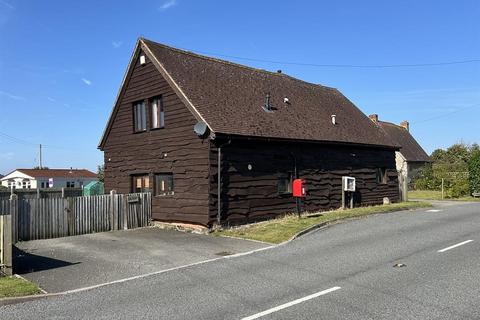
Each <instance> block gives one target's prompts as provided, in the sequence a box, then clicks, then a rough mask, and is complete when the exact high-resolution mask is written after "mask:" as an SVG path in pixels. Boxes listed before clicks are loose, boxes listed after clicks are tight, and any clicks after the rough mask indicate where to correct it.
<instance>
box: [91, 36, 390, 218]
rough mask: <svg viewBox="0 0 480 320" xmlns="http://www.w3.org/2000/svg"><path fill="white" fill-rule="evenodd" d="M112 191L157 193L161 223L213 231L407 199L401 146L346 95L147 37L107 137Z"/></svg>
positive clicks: (125, 81) (136, 54)
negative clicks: (401, 183)
mask: <svg viewBox="0 0 480 320" xmlns="http://www.w3.org/2000/svg"><path fill="white" fill-rule="evenodd" d="M99 148H100V149H101V150H102V151H104V158H105V189H106V191H108V190H112V189H115V190H116V191H117V192H119V193H128V192H139V191H146V190H148V191H151V192H152V193H153V195H154V196H153V197H152V206H153V207H152V215H153V218H154V219H158V220H162V221H171V222H178V221H180V222H190V223H197V224H201V225H205V226H211V225H213V224H216V223H221V224H226V223H244V222H248V221H254V220H258V219H263V218H267V217H272V216H276V215H280V214H285V213H288V212H292V211H294V210H295V199H294V198H293V197H292V187H291V185H292V179H294V178H297V177H299V178H303V179H305V181H306V186H307V188H308V193H307V197H306V198H305V199H304V201H303V206H304V209H305V210H308V211H314V210H324V209H331V208H338V207H340V205H341V200H342V177H343V176H352V177H355V178H356V191H355V193H354V194H353V198H354V204H355V205H356V206H361V205H371V204H379V203H382V202H383V199H384V197H388V198H389V199H390V201H392V202H395V201H398V197H399V190H398V181H397V171H396V167H395V151H396V150H398V146H396V145H395V144H393V143H392V142H391V139H389V138H388V137H387V136H386V134H385V132H384V131H383V130H381V129H380V128H378V126H376V125H375V124H374V123H373V122H372V121H370V119H369V118H368V117H367V116H366V115H365V114H363V113H362V112H361V111H360V110H359V109H358V108H357V107H356V106H355V105H354V104H353V103H352V102H350V101H349V100H348V99H347V98H346V97H345V96H343V95H342V94H341V93H340V92H339V91H338V90H337V89H334V88H329V87H325V86H321V85H318V84H312V83H308V82H305V81H302V80H299V79H295V78H293V77H290V76H288V75H286V74H284V73H279V72H269V71H265V70H259V69H254V68H251V67H247V66H243V65H239V64H235V63H231V62H228V61H223V60H219V59H215V58H210V57H206V56H201V55H198V54H194V53H191V52H187V51H183V50H178V49H175V48H171V47H168V46H165V45H162V44H159V43H155V42H152V41H149V40H146V39H143V38H140V39H139V40H138V42H137V44H136V47H135V49H134V52H133V54H132V57H131V60H130V63H129V66H128V68H127V71H126V74H125V76H124V79H123V82H122V85H121V88H120V90H119V93H118V96H117V99H116V102H115V104H114V107H113V110H112V113H111V115H110V118H109V120H108V123H107V126H106V128H105V131H104V133H103V136H102V138H101V141H100V144H99Z"/></svg>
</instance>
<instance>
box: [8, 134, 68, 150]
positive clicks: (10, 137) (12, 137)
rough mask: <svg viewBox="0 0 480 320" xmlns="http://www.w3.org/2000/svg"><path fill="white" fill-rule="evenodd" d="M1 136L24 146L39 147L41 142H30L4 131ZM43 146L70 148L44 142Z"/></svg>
mask: <svg viewBox="0 0 480 320" xmlns="http://www.w3.org/2000/svg"><path fill="white" fill-rule="evenodd" d="M0 137H4V138H7V139H8V140H10V141H11V142H15V143H18V144H21V145H24V146H32V147H35V148H38V146H39V143H33V142H30V141H27V140H23V139H20V138H17V137H14V136H11V135H9V134H6V133H4V132H0ZM42 147H47V148H49V149H68V148H64V147H58V146H53V145H49V144H42Z"/></svg>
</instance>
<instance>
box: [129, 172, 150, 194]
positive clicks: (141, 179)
mask: <svg viewBox="0 0 480 320" xmlns="http://www.w3.org/2000/svg"><path fill="white" fill-rule="evenodd" d="M132 192H135V193H136V192H150V177H149V176H148V175H135V176H132Z"/></svg>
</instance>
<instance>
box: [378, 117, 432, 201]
mask: <svg viewBox="0 0 480 320" xmlns="http://www.w3.org/2000/svg"><path fill="white" fill-rule="evenodd" d="M369 117H370V119H371V120H372V121H373V122H375V123H376V124H377V125H378V126H379V127H380V128H381V129H382V130H384V131H385V132H386V133H387V135H388V137H389V138H390V139H391V141H392V143H393V144H396V145H398V146H400V150H399V151H397V152H395V163H396V167H397V171H398V173H399V175H400V177H399V182H400V183H401V186H400V192H401V197H402V199H403V200H407V194H406V192H405V191H406V190H407V187H408V184H409V183H411V182H412V179H413V178H414V177H415V176H416V175H417V174H418V171H419V170H420V169H421V168H422V167H423V166H424V165H425V164H427V163H431V162H432V160H431V159H430V157H429V156H428V154H427V153H426V152H425V150H423V148H422V147H421V146H420V144H419V143H418V142H417V140H415V138H414V137H413V136H412V135H411V134H410V124H409V123H408V121H402V122H401V123H400V125H396V124H393V123H391V122H385V121H380V120H379V119H378V115H377V114H372V115H370V116H369ZM403 182H404V183H403Z"/></svg>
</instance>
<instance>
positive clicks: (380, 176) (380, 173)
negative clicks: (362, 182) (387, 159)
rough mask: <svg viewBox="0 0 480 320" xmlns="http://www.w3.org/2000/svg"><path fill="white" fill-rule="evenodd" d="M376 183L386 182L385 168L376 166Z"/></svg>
mask: <svg viewBox="0 0 480 320" xmlns="http://www.w3.org/2000/svg"><path fill="white" fill-rule="evenodd" d="M377 183H381V184H385V183H387V169H385V168H377Z"/></svg>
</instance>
